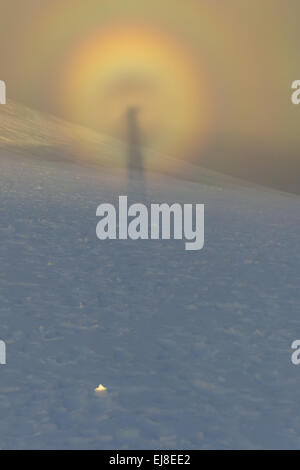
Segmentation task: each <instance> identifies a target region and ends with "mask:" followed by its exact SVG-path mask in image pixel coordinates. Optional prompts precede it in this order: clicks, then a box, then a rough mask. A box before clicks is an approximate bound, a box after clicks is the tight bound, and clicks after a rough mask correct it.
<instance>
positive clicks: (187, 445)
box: [0, 152, 300, 449]
mask: <svg viewBox="0 0 300 470" xmlns="http://www.w3.org/2000/svg"><path fill="white" fill-rule="evenodd" d="M0 165H1V172H0V188H1V189H0V201H1V202H0V237H1V238H0V240H1V243H0V266H1V270H0V276H1V277H0V318H1V323H0V339H2V340H4V341H5V342H6V345H7V364H6V365H5V366H0V448H2V449H165V448H168V449H214V448H217V449H229V448H234V449H239V448H246V449H255V448H300V434H299V426H300V406H299V384H300V366H299V368H297V367H296V366H294V365H293V364H292V363H291V354H292V350H291V343H292V341H293V340H295V339H299V338H300V311H299V305H300V290H299V279H300V276H299V274H300V255H299V227H300V199H299V197H297V196H292V195H288V194H283V193H279V192H276V191H272V190H267V189H264V188H260V187H254V186H253V187H250V186H249V185H244V186H243V185H242V184H240V183H238V182H237V183H236V184H230V183H229V182H228V180H227V179H226V178H224V179H222V177H217V176H215V180H214V182H213V181H212V178H211V173H210V174H209V175H210V177H209V180H210V183H209V184H206V183H205V175H206V173H205V170H203V181H202V182H201V183H192V182H187V181H180V180H179V179H175V178H174V179H173V178H171V177H166V176H165V177H160V176H159V175H156V176H155V175H152V177H151V178H149V179H150V182H149V186H148V199H149V200H150V201H151V202H181V203H183V202H192V203H204V204H205V205H206V206H205V222H206V226H205V247H204V249H203V250H201V251H198V252H187V251H185V250H184V242H183V241H172V240H171V241H135V242H133V241H100V240H98V239H97V238H96V233H95V229H96V224H97V218H96V208H97V206H98V205H99V204H100V203H102V202H112V201H113V200H116V197H117V195H118V194H122V193H121V192H120V191H119V190H118V184H119V183H118V181H119V179H118V178H119V176H118V175H117V174H116V172H113V171H111V172H109V170H106V172H105V173H104V172H103V171H96V169H95V168H92V167H84V166H80V165H77V164H73V163H67V162H64V163H59V162H58V161H52V162H51V161H40V160H38V159H35V160H31V159H30V158H27V159H26V158H22V157H18V156H13V155H9V154H8V153H7V154H4V153H3V152H2V154H1V162H0ZM207 174H208V173H207ZM100 383H101V384H103V385H104V386H105V387H107V392H105V393H102V394H98V395H97V394H95V393H94V388H95V387H97V386H98V385H99V384H100Z"/></svg>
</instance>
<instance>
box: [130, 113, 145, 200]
mask: <svg viewBox="0 0 300 470" xmlns="http://www.w3.org/2000/svg"><path fill="white" fill-rule="evenodd" d="M138 112H139V109H138V108H136V107H130V108H128V109H127V132H128V161H127V170H128V180H127V184H128V196H130V197H131V198H132V197H134V198H135V199H136V200H138V201H139V202H142V201H143V200H144V199H145V197H146V194H145V168H144V159H143V152H142V146H141V133H140V129H139V124H138Z"/></svg>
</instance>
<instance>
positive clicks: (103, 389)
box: [95, 384, 107, 392]
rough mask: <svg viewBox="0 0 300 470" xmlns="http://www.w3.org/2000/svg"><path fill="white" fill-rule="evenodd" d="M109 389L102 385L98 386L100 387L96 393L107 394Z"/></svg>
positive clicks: (96, 389)
mask: <svg viewBox="0 0 300 470" xmlns="http://www.w3.org/2000/svg"><path fill="white" fill-rule="evenodd" d="M106 390H107V388H106V387H104V386H103V385H102V384H100V385H98V387H96V388H95V392H106Z"/></svg>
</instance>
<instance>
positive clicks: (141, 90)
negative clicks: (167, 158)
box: [60, 25, 212, 168]
mask: <svg viewBox="0 0 300 470" xmlns="http://www.w3.org/2000/svg"><path fill="white" fill-rule="evenodd" d="M61 83H62V87H61V100H60V101H61V103H62V107H63V110H62V111H63V113H64V114H65V115H67V116H68V118H69V119H70V120H73V121H84V122H86V123H88V124H89V126H90V127H92V128H94V129H97V130H100V131H101V132H103V133H104V134H108V135H112V136H115V137H117V138H119V139H121V140H124V138H126V111H127V109H128V108H129V107H133V106H134V107H137V108H138V109H139V127H140V130H141V137H142V142H143V145H144V146H145V147H149V148H151V149H152V150H154V158H153V159H152V161H151V163H150V168H151V167H156V166H157V165H158V166H159V165H160V163H159V162H160V159H159V154H169V155H172V156H180V155H185V154H188V153H189V152H191V151H192V150H193V146H194V145H196V144H197V148H198V149H199V140H200V141H201V139H203V141H204V140H205V138H206V136H207V135H208V133H209V128H210V123H211V118H212V116H211V115H212V110H211V106H210V103H211V100H210V87H209V84H208V83H207V81H206V80H205V77H204V74H203V73H202V71H201V70H200V67H199V65H198V64H197V63H196V61H195V60H194V58H193V56H192V54H191V53H190V51H189V50H188V49H185V48H184V47H183V45H182V44H181V43H179V42H178V41H176V39H175V38H174V37H171V36H168V35H167V34H166V33H164V32H162V31H159V30H155V29H147V28H146V27H145V28H144V27H141V26H134V25H128V26H124V25H117V26H114V27H109V28H102V29H101V30H100V31H99V32H97V33H96V34H93V35H91V36H90V37H88V38H87V39H86V40H84V41H83V42H81V43H79V44H78V45H77V46H76V47H75V48H74V50H73V51H71V54H70V56H69V59H68V60H67V61H66V63H65V67H64V70H63V76H62V80H61ZM155 155H157V158H155Z"/></svg>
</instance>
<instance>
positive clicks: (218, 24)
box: [0, 0, 300, 154]
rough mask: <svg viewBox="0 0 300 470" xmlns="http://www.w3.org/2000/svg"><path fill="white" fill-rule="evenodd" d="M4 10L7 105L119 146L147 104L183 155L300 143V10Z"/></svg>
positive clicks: (85, 6) (120, 3)
mask: <svg viewBox="0 0 300 470" xmlns="http://www.w3.org/2000/svg"><path fill="white" fill-rule="evenodd" d="M0 9H1V16H0V61H1V62H0V66H1V68H0V70H1V76H0V79H2V80H5V81H6V83H7V93H8V97H11V98H15V99H18V100H20V101H24V102H25V103H27V104H29V105H31V106H33V107H36V108H39V109H42V110H45V111H51V112H52V113H54V114H57V115H59V116H62V117H64V118H67V119H69V120H71V121H77V122H81V123H83V124H85V125H87V126H90V127H93V128H96V129H99V130H100V131H103V132H105V133H108V134H112V135H114V134H116V135H117V136H119V135H120V117H121V116H122V113H123V108H124V109H125V108H126V106H128V105H131V104H133V105H138V106H139V105H140V106H141V107H142V108H143V111H144V113H143V118H144V121H142V122H143V125H144V127H145V133H146V134H147V131H149V132H148V135H149V136H150V139H152V141H153V142H154V143H155V144H157V146H158V148H160V149H161V150H162V151H166V152H169V153H172V154H176V152H179V153H180V152H185V151H186V152H188V151H190V148H189V147H190V146H191V145H192V147H193V150H194V149H195V148H197V147H198V148H199V151H200V150H201V149H202V147H203V145H205V142H206V141H207V140H210V139H213V138H214V136H216V135H220V134H221V135H229V136H233V138H234V139H236V141H237V142H238V140H239V139H240V138H241V139H242V138H244V137H245V136H246V137H255V138H257V139H264V140H268V139H272V138H276V139H281V140H284V139H293V140H296V141H297V140H298V139H299V137H298V135H299V132H298V123H300V122H299V119H300V117H299V113H300V107H299V109H298V108H297V107H295V106H292V105H291V101H290V94H291V92H290V85H291V82H292V81H293V80H295V79H297V78H300V59H299V54H298V49H297V46H298V44H299V41H298V38H299V40H300V31H299V27H298V22H297V18H299V17H300V2H299V1H297V0H289V1H288V2H283V1H282V0H251V1H250V0H249V1H246V0H244V1H243V2H241V1H240V0H226V1H219V0H202V1H201V0H185V1H184V2H183V1H182V0H164V1H161V0H151V2H141V1H137V0H102V1H99V0H85V1H84V2H83V1H82V0H26V1H24V0H1V6H0ZM124 90H125V91H124ZM128 90H130V91H128ZM128 97H129V98H128ZM110 98H111V100H110ZM131 99H132V103H131V101H130V100H131Z"/></svg>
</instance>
